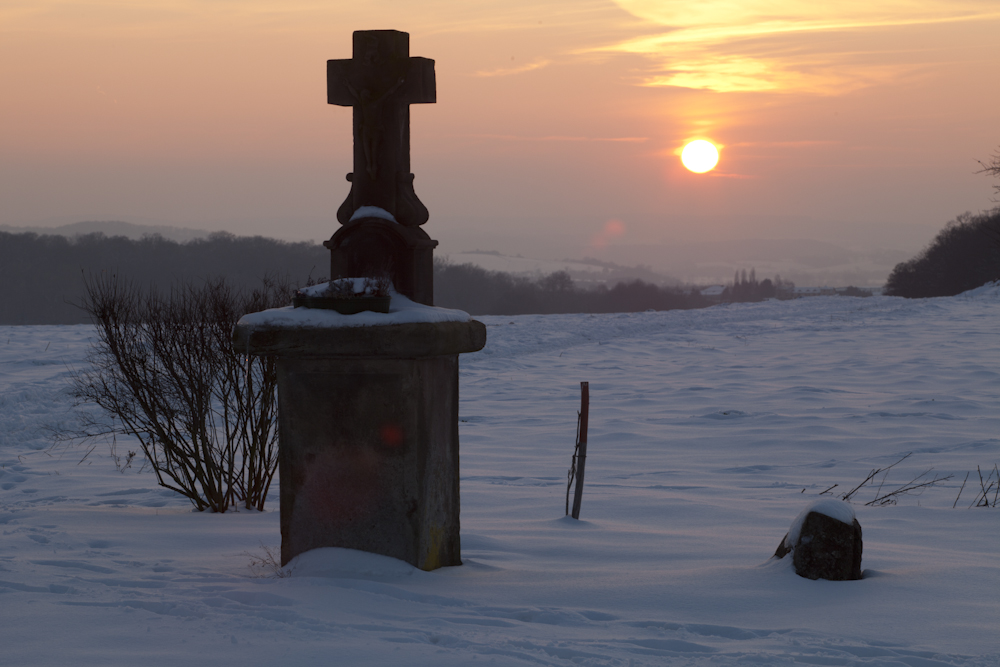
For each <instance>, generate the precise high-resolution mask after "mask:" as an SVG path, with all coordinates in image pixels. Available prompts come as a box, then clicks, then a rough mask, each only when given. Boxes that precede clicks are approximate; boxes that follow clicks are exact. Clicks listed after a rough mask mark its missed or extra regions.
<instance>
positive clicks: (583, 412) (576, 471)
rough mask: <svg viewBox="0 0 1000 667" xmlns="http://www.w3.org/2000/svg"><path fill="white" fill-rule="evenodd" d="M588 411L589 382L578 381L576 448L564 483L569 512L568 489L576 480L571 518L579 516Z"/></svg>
mask: <svg viewBox="0 0 1000 667" xmlns="http://www.w3.org/2000/svg"><path fill="white" fill-rule="evenodd" d="M589 412H590V383H588V382H581V383H580V412H579V413H577V422H576V448H575V449H574V450H573V464H572V465H571V466H570V469H569V481H568V483H567V484H566V514H569V490H570V488H571V487H572V486H573V481H574V479H575V480H576V491H575V492H574V494H573V518H574V519H579V518H580V503H581V502H582V501H583V473H584V468H585V467H586V465H587V419H588V416H589Z"/></svg>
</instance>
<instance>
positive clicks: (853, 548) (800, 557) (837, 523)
mask: <svg viewBox="0 0 1000 667" xmlns="http://www.w3.org/2000/svg"><path fill="white" fill-rule="evenodd" d="M862 549H863V544H862V539H861V524H859V523H858V520H857V518H855V515H854V508H853V507H851V506H850V505H848V504H847V503H845V502H843V501H841V500H835V499H832V498H828V499H823V500H818V501H816V502H814V503H812V504H811V505H809V506H808V507H806V508H805V509H804V510H802V512H801V513H799V515H798V516H797V517H795V520H794V521H793V522H792V525H791V527H790V528H789V530H788V534H787V535H785V537H784V538H783V539H782V540H781V544H779V545H778V548H777V550H775V552H774V556H775V557H776V558H784V557H785V556H787V555H788V554H789V553H791V554H792V564H793V566H794V567H795V573H796V574H798V575H799V576H800V577H805V578H806V579H814V580H815V579H828V580H830V581H847V580H854V579H860V578H861V552H862Z"/></svg>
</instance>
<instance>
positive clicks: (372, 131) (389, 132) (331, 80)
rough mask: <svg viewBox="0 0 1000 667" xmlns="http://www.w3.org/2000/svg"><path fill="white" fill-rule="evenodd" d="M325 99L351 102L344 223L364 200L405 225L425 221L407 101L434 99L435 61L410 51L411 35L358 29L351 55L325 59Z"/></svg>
mask: <svg viewBox="0 0 1000 667" xmlns="http://www.w3.org/2000/svg"><path fill="white" fill-rule="evenodd" d="M326 81H327V102H328V103H330V104H337V105H339V106H345V107H354V172H353V173H351V174H348V175H347V180H348V181H350V182H351V193H350V194H349V195H348V196H347V199H346V200H345V201H344V203H343V204H342V205H341V206H340V208H339V209H338V210H337V219H338V220H339V221H340V222H341V224H347V223H348V222H349V221H350V219H351V216H353V215H354V212H355V211H357V210H358V209H359V208H361V207H362V206H377V207H378V208H381V209H384V210H386V211H388V212H389V213H391V214H392V215H393V216H394V217H395V219H396V221H397V222H398V223H400V224H402V225H405V226H407V227H415V226H418V225H422V224H424V223H425V222H427V218H428V212H427V208H426V207H425V206H424V205H423V203H421V201H420V200H419V199H417V195H416V193H414V191H413V174H411V173H410V105H411V104H427V103H433V102H436V101H437V96H436V86H435V81H434V61H433V60H431V59H429V58H418V57H410V36H409V34H408V33H405V32H400V31H398V30H358V31H355V33H354V54H353V58H351V59H350V60H328V61H327V63H326Z"/></svg>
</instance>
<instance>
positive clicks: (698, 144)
mask: <svg viewBox="0 0 1000 667" xmlns="http://www.w3.org/2000/svg"><path fill="white" fill-rule="evenodd" d="M681 162H683V163H684V166H685V167H687V168H688V169H689V170H690V171H693V172H694V173H696V174H704V173H705V172H706V171H709V170H711V169H712V168H713V167H714V166H715V165H716V164H718V163H719V149H718V148H716V147H715V145H714V144H713V143H712V142H711V141H705V140H704V139H696V140H695V141H692V142H689V143H688V144H687V145H686V146H685V147H684V150H683V151H681Z"/></svg>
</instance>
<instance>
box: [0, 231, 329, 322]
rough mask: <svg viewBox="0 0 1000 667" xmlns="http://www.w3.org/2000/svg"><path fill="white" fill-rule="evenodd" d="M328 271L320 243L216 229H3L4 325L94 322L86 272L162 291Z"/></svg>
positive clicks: (247, 284)
mask: <svg viewBox="0 0 1000 667" xmlns="http://www.w3.org/2000/svg"><path fill="white" fill-rule="evenodd" d="M329 270H330V252H329V251H328V250H327V249H326V248H324V247H323V246H321V245H318V244H314V243H286V242H283V241H277V240H274V239H267V238H263V237H260V236H254V237H236V236H233V235H232V234H227V233H216V234H213V235H211V236H210V237H209V238H207V239H196V240H193V241H188V242H186V243H177V242H176V241H171V240H168V239H165V238H163V237H162V236H147V237H145V238H143V239H141V240H135V241H133V240H130V239H127V238H125V237H124V236H112V237H108V236H104V235H103V234H87V235H84V236H78V237H76V238H74V239H67V238H66V237H63V236H48V235H44V236H39V235H38V234H32V233H27V234H8V233H4V232H0V324H82V323H86V322H89V321H90V319H89V317H88V316H87V314H86V313H85V312H84V311H83V310H82V309H81V308H79V307H78V304H80V303H82V300H83V297H84V294H85V289H84V283H83V278H84V276H86V275H95V276H96V275H101V274H117V275H120V276H123V277H127V278H128V279H129V280H131V281H133V282H134V283H136V284H137V285H140V286H143V287H147V286H149V285H157V286H158V287H160V288H161V289H169V288H170V286H171V285H172V284H175V283H180V282H184V281H188V282H191V281H195V282H196V281H200V280H205V279H209V278H215V277H218V276H225V277H226V279H227V282H228V283H229V284H230V285H232V286H233V287H234V288H245V289H254V288H257V287H259V286H260V278H261V277H263V276H265V275H270V276H274V277H279V278H281V279H283V280H287V281H289V282H291V283H296V282H298V283H300V284H301V283H304V282H305V281H306V280H307V279H308V278H309V276H313V277H314V278H317V277H320V276H323V275H326V274H327V273H329Z"/></svg>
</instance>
